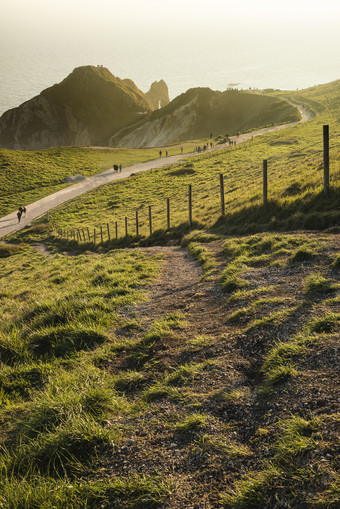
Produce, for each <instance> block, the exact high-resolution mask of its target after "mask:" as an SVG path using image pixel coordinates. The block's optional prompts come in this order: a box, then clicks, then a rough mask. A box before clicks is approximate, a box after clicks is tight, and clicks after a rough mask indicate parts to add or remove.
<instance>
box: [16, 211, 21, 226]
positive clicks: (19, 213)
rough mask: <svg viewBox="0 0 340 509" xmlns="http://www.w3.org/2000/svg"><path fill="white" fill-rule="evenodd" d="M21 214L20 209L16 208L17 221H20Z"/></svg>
mask: <svg viewBox="0 0 340 509" xmlns="http://www.w3.org/2000/svg"><path fill="white" fill-rule="evenodd" d="M21 214H22V212H21V211H20V210H18V212H17V216H18V223H20V219H21Z"/></svg>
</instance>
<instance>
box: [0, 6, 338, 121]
mask: <svg viewBox="0 0 340 509" xmlns="http://www.w3.org/2000/svg"><path fill="white" fill-rule="evenodd" d="M339 26H340V0H283V1H281V2H280V1H278V0H0V73H1V75H0V114H1V111H4V110H5V109H7V108H9V107H13V106H15V105H17V104H19V103H20V102H22V101H23V100H27V99H29V98H30V97H32V96H33V95H35V94H38V93H39V92H40V91H41V90H42V89H43V88H46V87H48V86H50V85H52V84H54V83H57V82H59V81H61V80H62V79H64V78H65V77H66V76H67V75H68V74H69V73H70V72H71V71H72V70H73V69H74V68H75V67H78V66H80V65H89V64H91V65H96V64H102V65H104V66H106V67H108V68H109V69H110V71H111V72H112V73H113V74H115V75H116V76H119V77H121V78H131V79H133V80H134V81H135V82H136V84H137V86H139V87H140V88H141V89H142V90H144V91H147V89H148V87H149V86H150V84H151V82H152V81H154V80H159V79H161V78H163V79H165V80H166V82H167V83H168V85H169V91H170V97H171V98H173V97H175V96H176V95H178V94H179V93H181V92H183V91H185V90H187V89H188V88H190V87H193V86H209V87H211V88H215V89H219V90H224V89H225V88H226V86H227V85H228V84H229V83H234V82H237V83H241V86H245V87H247V86H256V87H262V88H266V87H271V86H273V87H276V88H277V87H279V88H284V89H287V88H288V89H291V88H298V87H299V88H301V87H302V88H305V87H307V86H312V85H314V84H318V83H326V82H329V81H332V80H335V79H339V78H340V59H339V49H340V30H339Z"/></svg>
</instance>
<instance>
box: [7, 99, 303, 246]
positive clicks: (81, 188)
mask: <svg viewBox="0 0 340 509" xmlns="http://www.w3.org/2000/svg"><path fill="white" fill-rule="evenodd" d="M285 100H287V99H285ZM287 101H288V100H287ZM288 102H290V101H288ZM291 104H293V103H291ZM294 106H296V107H297V108H298V109H299V110H300V113H301V120H300V121H299V122H292V123H290V124H283V125H278V126H273V127H267V128H264V129H257V130H255V131H252V132H249V133H245V134H241V135H239V136H238V137H236V136H233V137H231V139H232V140H235V141H236V142H237V144H239V143H244V142H245V141H248V140H249V139H251V138H253V137H255V136H261V135H263V134H267V133H271V132H276V131H279V130H281V129H286V128H287V127H292V126H294V125H296V124H298V123H301V122H306V121H307V120H309V118H310V116H308V112H307V111H306V110H305V109H304V108H303V107H302V106H300V105H298V104H294ZM225 148H226V145H217V146H215V147H213V148H212V149H209V150H208V151H207V152H214V151H219V150H223V149H225ZM193 155H196V152H190V153H187V154H176V155H172V156H169V157H161V158H158V159H154V160H152V161H146V162H144V163H137V164H134V165H133V166H128V167H126V168H124V169H123V171H122V172H121V173H116V172H114V171H113V169H112V168H109V169H108V170H105V171H103V172H102V173H99V174H98V175H94V176H93V177H87V178H85V179H84V180H82V181H81V182H78V183H77V184H74V185H72V186H69V187H67V188H66V189H61V190H60V191H57V192H56V193H54V194H51V195H49V196H46V197H45V198H42V199H41V200H38V201H36V202H34V203H30V204H28V205H26V208H27V217H23V218H22V219H21V222H20V223H18V219H17V215H16V212H12V213H11V214H8V215H7V216H4V217H2V218H0V238H3V237H6V236H7V235H10V234H11V233H14V232H16V231H18V230H21V229H22V228H25V227H26V226H28V225H29V224H30V223H31V221H33V220H34V219H36V218H37V217H40V216H42V215H43V214H46V213H47V212H48V211H49V210H51V209H53V208H55V207H57V206H58V205H61V204H62V203H65V202H67V201H68V200H71V199H72V198H75V197H77V196H80V195H81V194H83V193H86V192H87V191H91V190H92V189H95V188H96V187H99V186H101V185H103V184H107V183H109V182H112V181H115V180H121V179H124V178H127V177H129V176H130V175H132V174H134V173H140V172H143V171H147V170H151V169H155V168H162V167H164V166H171V165H173V164H177V163H178V162H180V161H182V160H184V159H187V158H189V157H192V156H193Z"/></svg>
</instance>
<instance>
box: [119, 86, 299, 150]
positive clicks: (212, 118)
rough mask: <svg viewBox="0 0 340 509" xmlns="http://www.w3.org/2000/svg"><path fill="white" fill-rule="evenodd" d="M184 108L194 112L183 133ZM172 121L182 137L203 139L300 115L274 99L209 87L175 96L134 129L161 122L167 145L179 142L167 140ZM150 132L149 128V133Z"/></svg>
mask: <svg viewBox="0 0 340 509" xmlns="http://www.w3.org/2000/svg"><path fill="white" fill-rule="evenodd" d="M188 108H189V109H190V110H193V111H194V112H195V122H190V123H189V124H188V125H187V127H186V130H185V134H183V129H184V126H185V125H186V118H185V116H186V113H185V112H186V111H187V109H188ZM178 111H181V113H178ZM181 116H182V117H183V122H182V121H181ZM174 118H175V119H176V122H177V121H178V122H180V123H181V124H182V136H185V137H186V139H189V140H191V139H198V138H203V137H207V136H209V134H210V133H211V132H212V133H214V135H216V136H217V135H225V134H226V133H228V134H229V135H234V134H236V133H238V132H247V131H249V130H251V129H256V128H260V127H267V126H269V125H274V124H282V123H288V122H293V121H296V120H299V119H300V115H299V112H298V111H297V110H296V109H295V108H294V107H293V106H292V105H290V104H288V103H287V102H285V101H282V99H281V98H278V97H270V96H266V95H261V94H254V93H250V92H240V91H237V90H226V91H225V92H218V91H212V90H210V89H209V88H193V89H189V90H188V91H187V92H185V93H184V94H181V95H179V96H178V97H176V98H175V99H174V100H173V101H171V103H169V104H168V105H167V106H165V107H164V108H162V109H160V110H155V111H154V112H152V113H151V114H150V115H148V116H147V117H146V118H145V119H143V120H142V121H141V122H140V123H138V124H136V127H138V128H140V127H141V126H143V124H146V125H149V123H151V125H152V122H153V121H157V120H161V126H162V129H164V128H165V127H166V126H167V125H168V131H169V140H170V142H178V141H180V140H178V136H177V135H174V136H173V139H171V130H172V125H173V122H174ZM133 129H134V126H129V127H127V129H126V130H125V131H124V134H128V133H131V131H133ZM153 130H154V128H152V127H151V131H153ZM137 139H139V138H138V137H137ZM118 141H119V139H118Z"/></svg>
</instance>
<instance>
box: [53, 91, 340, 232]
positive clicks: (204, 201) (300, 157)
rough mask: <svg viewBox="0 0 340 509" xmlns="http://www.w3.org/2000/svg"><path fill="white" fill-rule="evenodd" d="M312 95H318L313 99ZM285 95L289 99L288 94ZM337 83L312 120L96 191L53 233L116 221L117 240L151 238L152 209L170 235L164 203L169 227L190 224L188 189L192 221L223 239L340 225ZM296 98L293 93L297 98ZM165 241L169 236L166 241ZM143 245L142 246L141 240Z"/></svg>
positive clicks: (65, 213)
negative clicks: (326, 168) (326, 185)
mask: <svg viewBox="0 0 340 509" xmlns="http://www.w3.org/2000/svg"><path fill="white" fill-rule="evenodd" d="M315 93H316V92H315V91H314V90H313V89H312V90H306V91H305V92H299V98H300V100H301V99H304V102H305V103H308V101H310V97H313V101H314V102H316V98H315V97H314V95H315ZM313 94H314V95H313ZM287 95H288V94H287ZM339 95H340V92H339V84H338V83H337V82H336V83H335V84H333V85H328V87H327V88H321V89H320V90H319V95H318V96H317V98H318V100H319V103H318V104H319V108H320V110H321V109H322V108H324V111H323V112H322V113H320V114H319V115H318V116H316V117H315V118H314V119H313V120H311V121H309V122H307V123H304V124H299V125H297V126H295V127H292V128H288V129H284V130H282V131H278V132H276V133H272V134H267V135H265V136H261V137H258V138H254V139H252V140H250V141H248V142H246V143H244V144H241V145H239V146H237V145H236V147H230V148H226V149H225V150H223V151H221V152H218V153H212V154H203V155H197V156H195V157H193V158H192V159H190V161H186V162H185V163H183V164H181V165H178V166H176V167H171V168H163V169H160V170H153V171H151V172H148V173H145V174H140V175H136V176H134V177H132V178H130V179H127V180H125V181H121V182H119V183H115V184H109V185H107V186H104V187H102V188H99V189H96V190H94V191H93V192H91V193H88V194H87V195H84V196H83V197H80V198H78V199H77V200H75V201H74V202H70V203H69V204H68V205H65V206H63V207H61V208H60V209H58V210H56V211H55V212H54V213H53V218H52V219H53V224H54V225H55V227H56V228H62V229H68V230H72V229H74V228H84V227H88V228H89V229H90V230H91V232H92V230H93V228H98V227H99V226H100V225H103V226H104V225H106V223H109V224H110V225H111V228H113V227H114V223H115V222H116V221H117V222H118V230H119V236H123V235H124V234H125V226H124V224H125V223H124V221H125V219H124V218H125V217H127V218H128V225H129V233H130V234H131V235H135V233H136V229H135V215H136V210H137V211H138V213H139V222H140V224H139V235H140V236H141V237H142V238H147V237H148V235H149V223H148V205H151V206H152V220H153V229H154V230H163V232H164V229H165V228H166V199H167V198H170V207H171V226H172V227H173V228H178V227H180V226H181V225H183V224H187V221H188V185H189V184H191V185H192V193H193V220H194V221H196V224H199V225H201V227H203V228H210V229H212V231H217V232H219V233H242V232H243V233H251V232H256V231H265V230H268V229H270V230H275V229H284V230H292V229H300V228H307V229H314V228H316V229H320V228H321V229H323V228H327V227H332V226H336V225H339V217H340V212H339V185H340V157H339V156H340V150H339V134H340V131H339V127H338V122H337V117H338V116H339V107H338V97H339ZM291 97H292V99H294V98H295V94H292V96H291ZM323 124H329V126H330V182H331V187H332V191H331V194H330V196H329V197H325V196H324V194H323V138H322V125H323ZM264 159H267V160H268V188H269V191H268V198H269V202H268V206H267V207H266V208H264V207H263V201H262V162H263V160H264ZM220 173H223V175H224V187H225V204H226V217H225V219H224V220H223V219H221V217H220V213H221V212H220V195H219V174H220ZM164 237H165V238H166V234H164ZM137 240H138V239H137Z"/></svg>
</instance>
